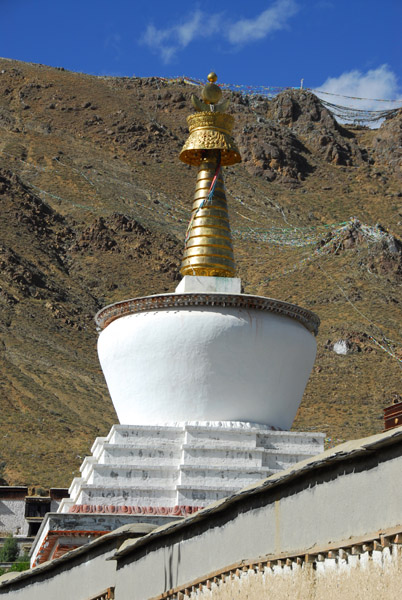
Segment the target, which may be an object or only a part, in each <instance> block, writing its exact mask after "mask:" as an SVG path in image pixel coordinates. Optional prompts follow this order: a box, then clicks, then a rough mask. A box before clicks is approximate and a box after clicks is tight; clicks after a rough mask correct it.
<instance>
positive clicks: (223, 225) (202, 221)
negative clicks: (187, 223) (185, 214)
mask: <svg viewBox="0 0 402 600" xmlns="http://www.w3.org/2000/svg"><path fill="white" fill-rule="evenodd" d="M196 227H214V228H215V227H216V228H217V229H226V230H227V231H230V226H229V219H228V218H227V217H226V219H225V218H224V219H220V218H219V217H210V216H209V215H208V216H205V217H201V216H198V215H197V216H196V217H194V219H193V224H192V229H195V228H196Z"/></svg>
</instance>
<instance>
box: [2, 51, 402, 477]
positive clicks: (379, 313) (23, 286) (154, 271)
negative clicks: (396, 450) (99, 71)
mask: <svg viewBox="0 0 402 600" xmlns="http://www.w3.org/2000/svg"><path fill="white" fill-rule="evenodd" d="M191 93H194V87H193V86H188V85H187V84H185V83H184V82H174V83H169V82H166V81H162V80H159V79H157V78H147V79H139V78H114V77H110V78H105V77H101V78H99V77H95V76H90V75H85V74H78V73H72V72H69V71H64V70H60V69H55V68H51V67H46V66H41V65H33V64H27V63H21V62H18V61H12V60H6V59H0V131H1V138H0V197H1V204H2V211H1V214H0V231H1V237H0V263H1V267H2V268H1V278H0V288H1V290H0V307H1V311H0V331H1V342H0V348H1V352H0V368H1V372H2V374H3V376H2V381H1V389H2V396H1V398H2V400H1V406H2V415H3V427H2V435H0V477H3V480H4V481H6V482H8V483H10V484H29V485H42V486H50V485H52V486H67V485H69V483H70V481H71V479H72V476H73V475H74V474H76V473H77V471H78V467H79V465H80V463H81V461H82V458H83V456H84V455H85V454H87V453H88V451H89V448H90V446H91V444H92V443H93V440H94V438H95V437H96V436H97V435H105V434H106V433H107V432H108V429H109V428H110V426H111V425H112V424H113V422H116V416H115V414H114V410H113V407H112V404H111V401H110V398H109V396H108V392H107V389H106V386H105V383H104V380H103V376H102V373H101V370H100V367H99V363H98V360H97V356H96V335H97V334H96V330H95V325H94V321H93V317H94V315H95V313H96V312H97V311H98V310H99V309H100V308H101V307H102V306H105V305H107V304H110V303H112V302H115V301H118V300H124V299H127V298H130V297H135V296H145V295H150V294H153V293H159V292H168V291H169V292H172V291H173V290H174V288H175V287H176V285H177V282H178V280H179V275H178V270H179V265H180V260H181V253H182V248H183V240H184V234H185V230H186V227H187V223H188V219H189V216H190V211H191V203H192V196H193V191H194V186H195V179H196V173H195V170H194V169H190V168H189V167H187V166H186V165H183V164H182V163H181V162H180V161H179V159H178V157H177V155H178V153H179V151H180V149H181V147H182V145H183V143H184V141H185V139H186V136H187V124H186V116H187V115H188V114H190V113H191V111H192V109H191V103H190V96H191ZM225 95H227V96H230V98H231V105H230V108H229V112H231V113H232V114H233V115H234V117H235V122H236V125H235V131H234V135H235V138H236V140H237V143H238V145H239V148H240V150H241V152H242V156H243V163H242V164H241V165H239V166H236V167H230V168H227V169H226V175H225V182H226V188H227V196H228V201H229V211H230V218H231V223H232V228H233V235H234V246H235V258H236V262H237V266H238V275H239V276H240V277H241V278H242V281H243V285H244V288H245V292H246V293H253V294H259V295H264V296H269V297H276V298H279V299H281V300H286V301H289V302H294V303H296V304H300V305H301V306H305V307H306V308H309V309H311V310H313V311H314V312H316V313H317V314H318V315H319V316H320V319H321V328H320V332H319V335H318V338H317V341H318V352H317V359H316V363H315V366H314V369H313V373H312V376H311V378H310V381H309V383H308V386H307V388H306V392H305V394H304V398H303V402H302V404H301V406H300V409H299V412H298V415H297V417H296V420H295V423H294V428H295V429H298V430H317V431H324V432H325V433H326V434H327V438H328V440H327V441H328V443H329V444H333V443H335V442H336V440H343V439H350V438H353V437H356V438H357V437H361V436H362V435H368V434H370V433H375V432H378V431H381V429H382V427H383V422H382V408H383V407H384V406H386V405H388V404H390V403H391V402H392V399H393V398H394V397H396V396H397V394H398V386H399V381H400V373H401V370H400V369H401V367H400V364H401V363H400V360H401V359H402V353H401V347H402V343H401V337H402V336H401V325H400V323H401V319H400V317H401V300H400V297H401V294H400V290H401V279H402V253H401V247H402V246H401V242H400V240H401V237H402V207H401V197H402V193H401V191H400V190H401V173H402V164H401V163H402V161H401V156H400V154H399V146H400V145H401V143H402V133H401V132H402V114H401V111H400V112H399V113H398V114H397V115H396V116H395V117H393V118H392V119H389V120H388V121H386V122H385V123H384V124H383V125H382V126H381V127H380V128H379V129H378V130H368V129H365V128H353V127H346V126H341V125H338V123H337V122H336V121H335V120H334V118H333V117H332V115H331V114H330V113H329V112H328V110H327V109H325V108H324V107H323V106H322V105H321V104H320V103H319V100H318V99H317V98H316V97H315V96H313V95H312V94H311V93H309V92H304V91H289V92H283V93H282V94H280V95H279V96H277V97H276V98H274V99H272V100H268V99H267V98H264V97H262V96H261V97H247V96H243V95H241V94H239V93H229V92H225ZM351 217H356V220H353V219H351ZM378 224H381V226H378ZM339 340H343V341H344V342H345V345H346V349H347V354H346V355H339V354H336V352H334V350H333V346H334V344H335V343H336V342H337V341H339ZM373 340H374V341H373ZM381 346H383V348H384V349H383V348H381Z"/></svg>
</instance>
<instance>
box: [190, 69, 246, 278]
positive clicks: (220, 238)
mask: <svg viewBox="0 0 402 600" xmlns="http://www.w3.org/2000/svg"><path fill="white" fill-rule="evenodd" d="M208 80H209V82H210V83H208V84H206V85H205V86H204V88H203V91H202V98H203V100H200V99H199V98H197V97H196V96H193V97H192V103H193V106H194V108H195V109H196V110H197V113H196V114H193V115H190V116H189V117H187V122H188V125H189V130H190V136H189V138H188V140H187V141H186V143H185V144H184V146H183V149H182V151H181V153H180V160H182V161H183V162H185V163H187V164H189V165H194V166H198V176H197V184H196V190H195V195H194V202H193V209H192V213H191V220H190V224H189V227H188V230H187V235H186V243H185V248H184V256H183V261H182V265H181V269H180V273H181V274H182V275H206V276H210V277H234V276H235V263H234V256H233V247H232V236H231V231H230V223H229V215H228V208H227V202H226V194H225V187H224V182H223V173H222V167H224V166H228V165H234V164H236V163H239V162H241V157H240V152H239V150H238V148H237V145H236V143H235V141H234V139H233V137H232V135H231V132H232V128H233V123H234V118H233V117H232V116H231V115H228V114H226V113H225V112H224V111H225V110H226V109H227V107H228V105H229V100H224V101H223V102H221V103H220V104H217V103H218V102H219V100H220V99H221V96H222V90H221V89H220V88H219V86H217V85H216V84H215V81H216V80H217V75H216V74H215V73H210V74H209V75H208ZM215 88H216V89H217V90H218V91H219V93H217V92H216V89H215ZM208 105H209V106H208Z"/></svg>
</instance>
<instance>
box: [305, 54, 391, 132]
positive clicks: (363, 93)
mask: <svg viewBox="0 0 402 600" xmlns="http://www.w3.org/2000/svg"><path fill="white" fill-rule="evenodd" d="M317 90H322V91H325V92H330V93H331V94H339V95H340V96H339V97H338V96H329V95H326V94H319V93H317V96H318V97H320V98H321V99H323V100H326V101H327V102H331V103H332V104H339V105H341V106H349V107H351V108H357V109H363V110H385V109H388V108H395V107H396V106H397V105H396V104H395V103H393V102H375V101H373V100H371V99H372V98H377V99H381V100H397V99H399V98H400V97H401V95H402V91H401V90H400V88H399V85H398V80H397V77H396V75H395V73H394V72H393V71H392V70H391V68H390V67H389V66H388V65H381V66H380V67H377V69H370V70H369V71H367V72H366V73H363V72H362V71H358V70H354V71H348V72H346V73H342V75H340V76H339V77H328V79H327V80H326V81H325V82H324V83H323V84H322V85H320V86H319V87H318V88H317ZM342 96H356V97H358V98H366V99H367V100H355V99H352V98H343V97H342ZM339 120H341V119H339ZM377 125H378V124H377ZM377 125H374V127H375V126H377Z"/></svg>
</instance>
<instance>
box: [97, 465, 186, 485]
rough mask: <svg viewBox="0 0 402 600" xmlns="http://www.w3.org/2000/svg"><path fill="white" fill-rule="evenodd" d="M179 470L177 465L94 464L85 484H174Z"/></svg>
mask: <svg viewBox="0 0 402 600" xmlns="http://www.w3.org/2000/svg"><path fill="white" fill-rule="evenodd" d="M179 474H180V471H179V469H178V467H177V466H167V465H162V466H161V465H159V466H157V465H151V466H149V467H146V466H139V465H134V466H128V465H94V466H93V469H92V470H91V472H90V473H89V475H88V478H87V480H86V485H87V486H104V487H105V488H106V487H113V486H119V487H120V486H123V487H126V486H127V484H129V485H130V486H134V487H135V486H136V485H142V486H143V487H144V488H145V487H149V486H152V485H155V482H159V485H161V486H163V485H175V483H176V482H177V481H178V479H179Z"/></svg>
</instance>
